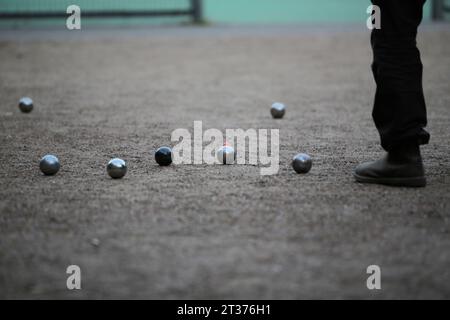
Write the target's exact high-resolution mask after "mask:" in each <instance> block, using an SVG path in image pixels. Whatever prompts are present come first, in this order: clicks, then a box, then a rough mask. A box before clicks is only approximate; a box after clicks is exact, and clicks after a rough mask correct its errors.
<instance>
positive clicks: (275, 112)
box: [270, 102, 286, 119]
mask: <svg viewBox="0 0 450 320" xmlns="http://www.w3.org/2000/svg"><path fill="white" fill-rule="evenodd" d="M270 113H271V114H272V117H273V118H274V119H281V118H283V117H284V115H285V113H286V106H285V105H284V104H282V103H279V102H275V103H274V104H273V105H272V108H270Z"/></svg>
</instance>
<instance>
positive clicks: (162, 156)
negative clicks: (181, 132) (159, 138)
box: [155, 147, 172, 167]
mask: <svg viewBox="0 0 450 320" xmlns="http://www.w3.org/2000/svg"><path fill="white" fill-rule="evenodd" d="M155 160H156V162H157V163H158V164H159V165H160V166H162V167H166V166H170V165H171V164H172V149H170V148H169V147H161V148H159V149H158V150H156V152H155Z"/></svg>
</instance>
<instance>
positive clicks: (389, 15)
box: [371, 0, 430, 151]
mask: <svg viewBox="0 0 450 320" xmlns="http://www.w3.org/2000/svg"><path fill="white" fill-rule="evenodd" d="M425 1H426V0H372V3H373V4H374V5H377V6H379V7H380V9H381V29H380V30H373V32H372V38H371V42H372V49H373V54H374V60H373V64H372V71H373V74H374V78H375V82H376V84H377V90H376V95H375V103H374V108H373V119H374V121H375V125H376V127H377V129H378V131H379V133H380V137H381V145H382V147H383V148H384V149H385V150H387V151H389V150H392V149H395V147H396V146H400V145H403V144H405V143H417V144H426V143H428V141H429V139H430V135H429V134H428V132H426V131H425V130H424V128H425V127H426V125H427V113H426V106H425V98H424V95H423V88H422V62H421V59H420V52H419V50H418V49H417V44H416V36H417V29H418V26H419V25H420V23H421V21H422V13H423V5H424V3H425Z"/></svg>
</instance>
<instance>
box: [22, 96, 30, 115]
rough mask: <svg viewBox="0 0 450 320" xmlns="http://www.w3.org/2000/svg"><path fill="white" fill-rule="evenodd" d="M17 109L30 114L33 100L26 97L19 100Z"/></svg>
mask: <svg viewBox="0 0 450 320" xmlns="http://www.w3.org/2000/svg"><path fill="white" fill-rule="evenodd" d="M19 109H20V111H22V112H23V113H30V112H31V111H32V110H33V100H31V99H30V98H28V97H25V98H22V99H20V100H19Z"/></svg>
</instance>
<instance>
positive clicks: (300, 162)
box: [292, 153, 312, 173]
mask: <svg viewBox="0 0 450 320" xmlns="http://www.w3.org/2000/svg"><path fill="white" fill-rule="evenodd" d="M292 167H293V168H294V170H295V172H297V173H308V172H309V171H310V170H311V167H312V159H311V157H310V156H309V155H307V154H304V153H300V154H298V155H296V156H295V157H294V159H293V160H292Z"/></svg>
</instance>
